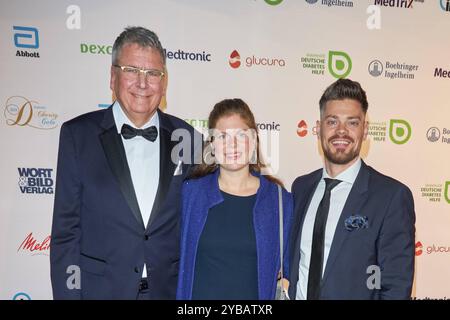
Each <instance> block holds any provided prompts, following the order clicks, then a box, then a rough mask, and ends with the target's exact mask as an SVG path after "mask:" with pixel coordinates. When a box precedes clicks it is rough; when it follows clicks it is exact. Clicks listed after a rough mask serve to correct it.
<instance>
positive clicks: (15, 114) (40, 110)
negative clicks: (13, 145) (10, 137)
mask: <svg viewBox="0 0 450 320" xmlns="http://www.w3.org/2000/svg"><path fill="white" fill-rule="evenodd" d="M3 115H4V117H5V119H6V124H7V125H8V126H18V127H25V126H28V127H31V128H34V129H46V130H49V129H55V128H56V127H57V126H58V121H57V120H58V115H57V114H56V113H54V112H51V111H49V110H48V108H47V106H44V105H42V104H40V103H39V102H38V101H35V100H31V99H28V98H25V97H22V96H12V97H9V98H8V99H7V100H6V102H5V108H4V112H3Z"/></svg>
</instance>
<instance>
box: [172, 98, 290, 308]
mask: <svg viewBox="0 0 450 320" xmlns="http://www.w3.org/2000/svg"><path fill="white" fill-rule="evenodd" d="M209 129H210V142H209V143H208V144H207V145H206V146H205V151H206V153H207V155H208V156H209V157H206V156H205V157H204V163H203V164H202V165H199V166H198V167H197V168H196V169H195V171H194V172H193V173H192V176H191V179H189V180H187V181H186V182H185V183H184V185H183V189H182V217H181V254H180V270H179V279H178V290H177V299H183V300H189V299H195V300H210V299H213V300H232V299H233V300H257V299H260V300H269V299H274V298H275V291H276V284H277V279H278V277H279V271H280V238H279V209H278V208H279V199H278V186H279V185H281V186H282V184H281V182H280V181H279V180H277V179H276V178H274V177H272V176H270V175H263V174H261V170H262V169H263V168H264V165H263V164H262V162H261V160H260V158H259V154H260V152H259V139H258V132H257V127H256V122H255V119H254V116H253V114H252V112H251V110H250V109H249V107H248V106H247V104H246V103H245V102H244V101H242V100H241V99H227V100H223V101H221V102H219V103H217V104H216V105H215V106H214V109H213V110H212V112H211V114H210V115H209ZM282 203H283V211H284V212H283V215H284V219H283V230H284V232H283V235H284V237H283V238H284V248H285V250H283V252H284V261H285V262H287V261H288V257H287V254H286V253H287V248H288V243H287V239H288V233H289V228H290V222H291V218H292V197H291V194H290V193H288V192H287V191H286V190H285V189H284V188H283V190H282ZM286 266H287V263H284V264H283V267H284V270H283V273H284V274H288V270H286Z"/></svg>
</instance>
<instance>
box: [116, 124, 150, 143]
mask: <svg viewBox="0 0 450 320" xmlns="http://www.w3.org/2000/svg"><path fill="white" fill-rule="evenodd" d="M120 133H121V134H122V136H123V137H124V138H125V139H131V138H134V137H136V136H142V137H144V138H145V139H147V140H149V141H152V142H153V141H155V140H156V137H158V130H157V129H156V127H155V126H151V127H148V128H146V129H136V128H133V127H132V126H129V125H127V124H124V125H123V126H122V129H121V130H120Z"/></svg>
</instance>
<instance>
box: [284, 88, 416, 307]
mask: <svg viewBox="0 0 450 320" xmlns="http://www.w3.org/2000/svg"><path fill="white" fill-rule="evenodd" d="M367 109H368V102H367V97H366V93H365V92H364V90H363V89H362V88H361V86H360V84H359V83H358V82H354V81H352V80H349V79H340V80H338V81H336V82H335V83H333V84H332V85H330V86H329V87H328V88H327V89H326V90H325V92H324V94H323V95H322V97H321V99H320V122H319V121H318V123H317V128H318V131H317V133H318V137H319V139H320V142H321V147H322V150H323V154H324V167H323V168H322V169H319V170H317V171H314V172H312V173H310V174H307V175H304V176H301V177H299V178H297V179H296V180H295V181H294V183H293V185H292V193H293V197H294V221H293V225H292V229H291V230H292V233H291V249H290V250H291V251H290V257H291V262H290V287H289V295H290V297H291V299H310V300H318V299H409V298H410V296H411V289H412V284H413V275H414V254H415V249H414V237H415V227H414V224H415V213H414V201H413V197H412V194H411V191H410V190H409V188H408V187H407V186H405V185H404V184H402V183H400V182H399V181H397V180H394V179H392V178H390V177H387V176H385V175H382V174H381V173H379V172H378V171H376V170H374V169H373V168H371V167H369V166H367V165H366V164H365V163H364V161H362V160H361V158H360V156H359V153H360V150H361V144H362V142H363V140H365V139H366V137H367V130H368V124H367V121H366V112H367Z"/></svg>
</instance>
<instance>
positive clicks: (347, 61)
mask: <svg viewBox="0 0 450 320" xmlns="http://www.w3.org/2000/svg"><path fill="white" fill-rule="evenodd" d="M300 62H301V63H302V68H303V69H305V70H311V74H314V75H320V76H323V75H325V72H326V70H327V68H326V66H328V72H329V73H330V75H332V76H333V77H335V78H338V79H339V78H345V77H347V76H348V75H349V74H350V72H351V71H352V59H351V58H350V56H349V55H348V54H347V53H346V52H343V51H329V52H328V61H327V55H326V54H322V53H308V54H306V55H305V56H304V57H301V58H300Z"/></svg>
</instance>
